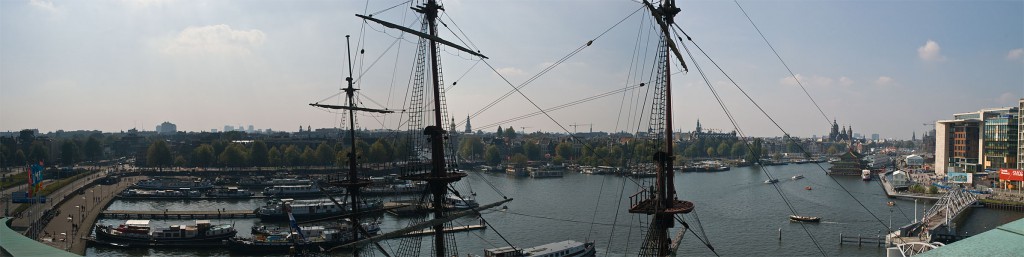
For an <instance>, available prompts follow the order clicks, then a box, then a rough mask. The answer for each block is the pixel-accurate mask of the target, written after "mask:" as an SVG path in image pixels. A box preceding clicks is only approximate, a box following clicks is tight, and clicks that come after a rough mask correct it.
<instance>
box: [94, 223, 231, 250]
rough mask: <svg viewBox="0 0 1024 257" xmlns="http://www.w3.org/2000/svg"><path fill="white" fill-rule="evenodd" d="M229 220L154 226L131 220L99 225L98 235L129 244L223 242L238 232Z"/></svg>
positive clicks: (103, 238)
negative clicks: (227, 221)
mask: <svg viewBox="0 0 1024 257" xmlns="http://www.w3.org/2000/svg"><path fill="white" fill-rule="evenodd" d="M237 233H238V231H236V230H235V228H234V227H232V226H231V225H230V224H220V225H211V224H210V221H209V220H197V221H196V224H195V225H189V226H186V225H172V226H170V227H167V228H162V229H160V228H151V227H150V225H149V220H128V221H125V223H124V224H121V225H118V226H117V227H114V226H111V225H102V224H98V225H96V238H97V239H100V240H104V241H111V242H120V243H128V244H130V245H138V244H144V245H150V246H159V245H182V244H187V243H200V242H206V243H209V242H220V241H222V240H224V239H228V238H231V237H233V236H235V234H237Z"/></svg>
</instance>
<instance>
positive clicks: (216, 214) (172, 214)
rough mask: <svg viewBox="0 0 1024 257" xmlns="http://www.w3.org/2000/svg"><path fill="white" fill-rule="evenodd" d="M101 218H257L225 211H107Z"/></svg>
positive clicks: (252, 212)
mask: <svg viewBox="0 0 1024 257" xmlns="http://www.w3.org/2000/svg"><path fill="white" fill-rule="evenodd" d="M100 217H102V218H108V219H248V218H256V217H257V216H256V212H255V210H223V211H217V210H214V211H167V210H164V211H135V210H106V211H103V212H101V213H100Z"/></svg>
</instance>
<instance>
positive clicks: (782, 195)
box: [676, 25, 828, 256]
mask: <svg viewBox="0 0 1024 257" xmlns="http://www.w3.org/2000/svg"><path fill="white" fill-rule="evenodd" d="M676 27H677V28H678V25H676ZM679 41H680V44H681V45H682V46H683V49H684V50H685V52H686V55H687V56H689V57H690V59H692V60H693V66H694V67H696V68H697V72H698V73H699V74H700V76H701V78H702V79H704V82H705V83H706V84H707V86H708V89H710V90H711V94H712V95H713V96H714V97H715V100H716V101H718V105H719V106H720V107H721V108H722V111H723V112H725V115H726V117H727V118H728V119H729V122H731V123H732V125H733V129H735V130H736V133H737V134H739V135H740V136H741V137H746V136H745V134H744V133H743V130H741V129H740V126H739V124H738V123H737V122H736V119H735V118H734V117H733V116H732V113H731V112H730V111H729V109H728V108H727V107H726V106H725V102H724V101H722V98H721V97H720V96H719V95H718V91H717V90H715V88H714V87H713V86H712V85H711V81H710V80H708V77H707V74H705V73H704V69H703V68H701V66H700V63H698V62H697V61H696V58H694V57H693V53H692V52H690V48H689V47H688V46H687V45H686V44H684V43H683V41H682V38H680V40H679ZM691 42H693V41H692V40H691ZM743 142H744V144H745V145H746V144H747V143H746V141H743ZM747 150H748V151H751V152H753V148H752V147H750V146H749V145H748V147H747ZM759 167H760V168H761V170H762V171H763V172H764V174H765V175H766V176H768V179H774V178H773V177H772V175H771V174H770V173H769V172H768V170H767V169H765V168H764V166H759ZM771 185H772V187H773V188H774V189H775V191H776V192H778V194H779V197H780V198H782V202H783V203H785V204H786V207H788V208H789V211H790V212H791V213H792V214H793V215H798V214H797V211H796V208H794V207H793V204H792V203H791V202H790V201H789V198H788V197H786V194H785V193H783V192H782V189H780V188H779V185H778V184H775V183H772V184H771ZM800 227H801V228H803V230H804V232H805V233H806V234H807V237H809V238H810V239H811V242H812V243H814V246H815V247H817V248H818V251H820V252H821V255H822V256H828V254H826V253H825V249H823V248H821V245H820V244H819V243H818V241H817V239H815V238H814V235H812V234H811V231H810V230H808V229H807V226H806V225H805V224H804V223H803V222H800Z"/></svg>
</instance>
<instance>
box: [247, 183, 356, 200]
mask: <svg viewBox="0 0 1024 257" xmlns="http://www.w3.org/2000/svg"><path fill="white" fill-rule="evenodd" d="M324 189H325V190H327V192H326V193H330V194H339V193H343V192H344V190H342V189H340V188H331V187H328V188H324ZM323 194H324V192H322V191H320V188H319V187H317V186H314V185H313V184H304V185H274V186H270V187H267V188H265V189H263V195H264V196H267V197H278V198H287V197H303V196H314V197H318V196H323Z"/></svg>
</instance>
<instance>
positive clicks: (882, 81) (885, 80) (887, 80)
mask: <svg viewBox="0 0 1024 257" xmlns="http://www.w3.org/2000/svg"><path fill="white" fill-rule="evenodd" d="M895 84H896V81H895V80H893V79H892V77H889V76H881V77H878V79H876V80H875V85H876V86H882V87H884V86H892V85H895Z"/></svg>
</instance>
